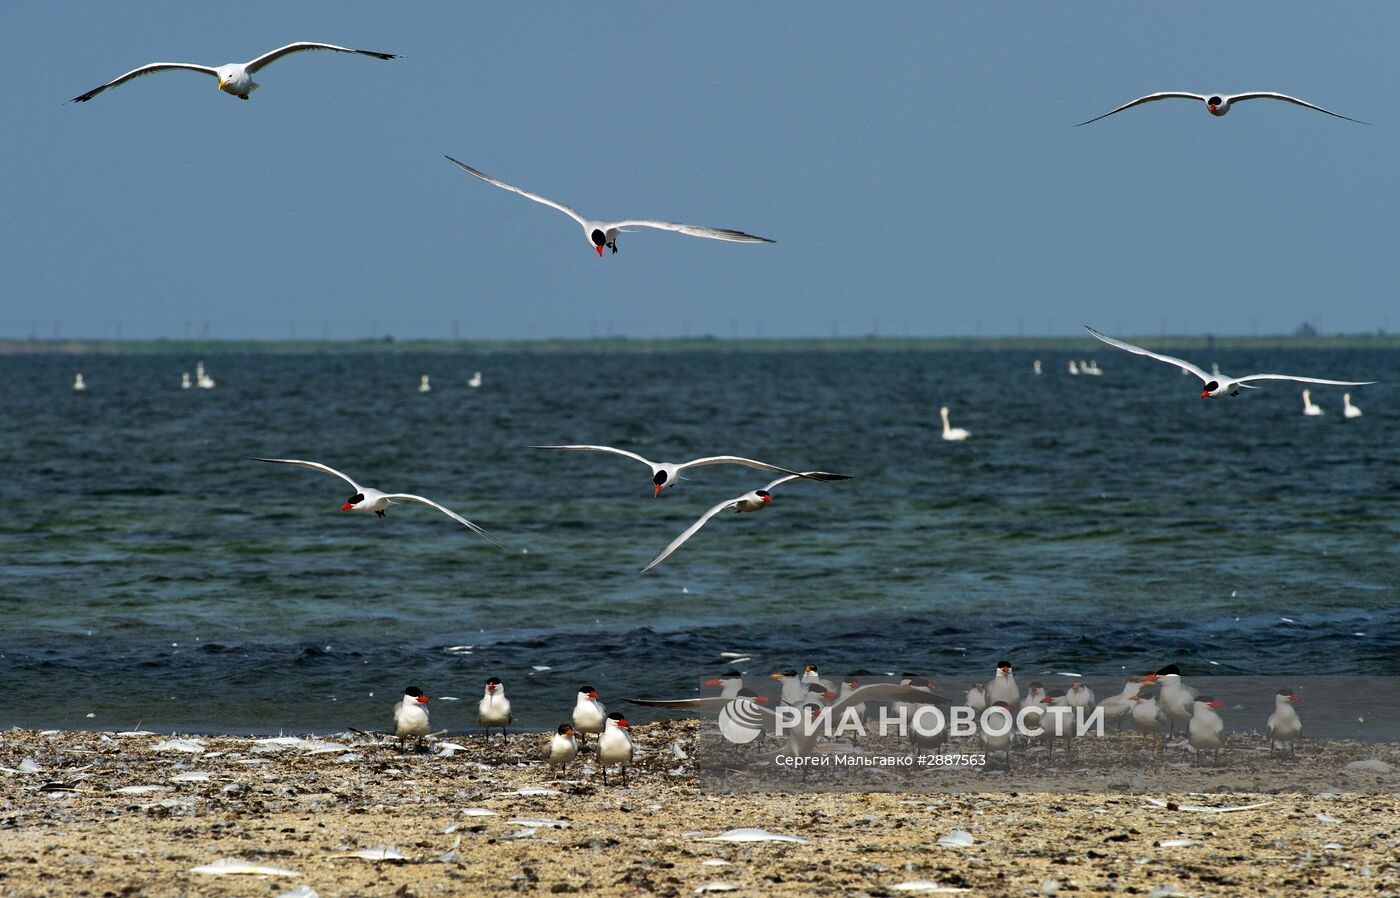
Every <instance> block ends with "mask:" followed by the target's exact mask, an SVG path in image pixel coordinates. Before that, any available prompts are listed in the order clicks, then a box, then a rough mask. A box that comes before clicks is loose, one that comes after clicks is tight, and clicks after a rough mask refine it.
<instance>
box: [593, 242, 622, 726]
mask: <svg viewBox="0 0 1400 898" xmlns="http://www.w3.org/2000/svg"><path fill="white" fill-rule="evenodd" d="M598 254H599V255H602V252H601V251H600V252H599V253H598ZM617 725H618V726H620V727H623V728H626V726H627V721H625V720H619V721H618V722H617Z"/></svg>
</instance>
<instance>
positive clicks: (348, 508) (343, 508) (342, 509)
mask: <svg viewBox="0 0 1400 898" xmlns="http://www.w3.org/2000/svg"><path fill="white" fill-rule="evenodd" d="M354 507H355V506H354V505H352V504H350V503H349V502H346V503H345V504H344V505H342V506H340V510H341V511H349V510H350V509H352V508H354Z"/></svg>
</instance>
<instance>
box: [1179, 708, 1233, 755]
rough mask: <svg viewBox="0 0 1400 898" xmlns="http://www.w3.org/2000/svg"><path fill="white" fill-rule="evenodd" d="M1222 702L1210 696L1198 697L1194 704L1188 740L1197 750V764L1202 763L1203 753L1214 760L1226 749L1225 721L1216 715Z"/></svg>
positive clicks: (1188, 728) (1187, 728) (1189, 723)
mask: <svg viewBox="0 0 1400 898" xmlns="http://www.w3.org/2000/svg"><path fill="white" fill-rule="evenodd" d="M1219 707H1221V704H1220V702H1218V701H1216V700H1215V699H1213V698H1211V697H1210V696H1208V695H1198V696H1196V697H1195V700H1194V701H1193V702H1192V711H1191V720H1190V722H1188V723H1187V724H1186V738H1187V739H1188V740H1190V742H1191V747H1192V748H1194V749H1195V750H1196V763H1197V764H1200V763H1201V752H1203V751H1208V752H1210V753H1211V756H1212V759H1213V760H1218V759H1219V758H1220V749H1222V748H1224V747H1225V721H1223V720H1221V719H1220V715H1219V714H1216V713H1215V711H1216V709H1217V708H1219Z"/></svg>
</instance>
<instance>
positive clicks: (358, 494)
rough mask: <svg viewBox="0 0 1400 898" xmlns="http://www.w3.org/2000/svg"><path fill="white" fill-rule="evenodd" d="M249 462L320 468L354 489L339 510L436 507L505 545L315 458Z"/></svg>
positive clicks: (409, 496) (415, 498)
mask: <svg viewBox="0 0 1400 898" xmlns="http://www.w3.org/2000/svg"><path fill="white" fill-rule="evenodd" d="M252 461H263V462H267V463H269V464H274V465H296V466H297V467H301V468H310V469H311V470H313V471H321V472H323V473H325V474H334V475H335V476H336V477H339V478H340V479H341V480H344V481H345V482H346V483H348V484H350V488H351V489H353V490H354V491H355V494H354V495H353V496H351V497H350V498H349V499H346V500H345V504H344V505H342V506H340V510H341V511H372V512H374V513H375V514H376V515H378V516H379V517H381V518H382V517H384V509H386V508H388V507H389V506H390V505H396V504H398V503H399V502H421V503H423V504H424V505H428V506H431V507H433V508H436V509H437V510H438V511H440V512H442V513H443V514H445V515H447V516H448V517H449V518H451V519H452V520H454V521H456V522H457V523H459V524H461V525H462V526H463V527H466V528H467V529H468V530H470V531H471V532H473V533H475V534H476V535H477V536H479V537H481V538H482V539H484V540H486V541H487V542H489V543H492V544H494V545H497V546H500V547H501V548H502V549H504V548H505V546H502V545H501V544H500V543H499V542H497V541H496V538H495V537H494V536H492V535H491V534H489V533H487V532H486V531H485V530H483V529H482V528H480V527H478V526H477V525H475V524H473V523H472V522H471V521H469V520H467V519H466V518H464V517H462V516H461V515H459V514H457V512H455V511H453V510H452V509H450V508H446V507H444V506H442V505H439V504H437V503H436V502H434V501H433V500H432V499H425V498H423V497H422V496H415V495H413V494H412V493H381V492H380V491H379V490H376V489H371V488H370V487H367V486H360V485H359V484H358V483H356V482H355V481H354V480H351V479H350V477H349V476H347V475H345V474H342V473H341V472H339V471H337V470H336V469H335V468H332V467H331V466H330V465H323V464H321V463H320V462H316V461H302V460H301V459H299V458H258V457H256V456H255V457H253V458H252Z"/></svg>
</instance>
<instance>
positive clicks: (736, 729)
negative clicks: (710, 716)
mask: <svg viewBox="0 0 1400 898" xmlns="http://www.w3.org/2000/svg"><path fill="white" fill-rule="evenodd" d="M766 722H767V721H766V719H765V717H764V714H763V712H762V711H760V710H759V709H758V706H757V705H755V704H754V703H753V702H752V701H751V700H749V699H747V698H736V699H734V701H732V702H730V703H729V704H727V705H725V706H724V707H723V708H721V709H720V711H719V731H720V733H721V734H722V735H723V736H724V738H725V739H728V740H729V741H730V742H733V743H734V744H736V745H746V744H747V743H749V742H752V741H754V740H755V739H757V738H758V737H759V736H760V735H761V734H762V733H763V729H764V724H765V723H766Z"/></svg>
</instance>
